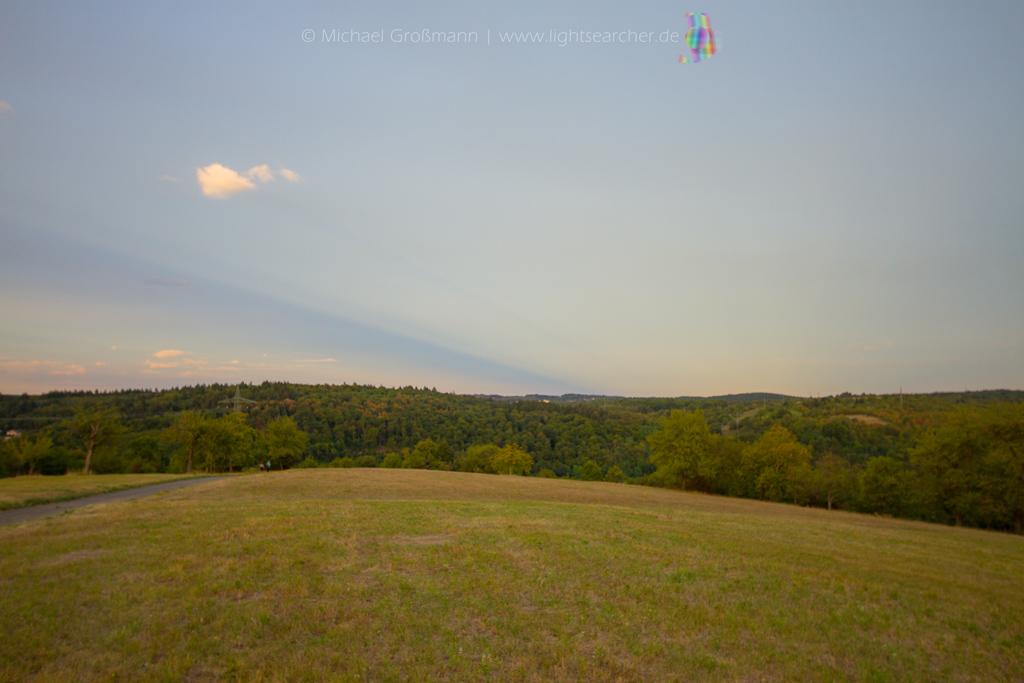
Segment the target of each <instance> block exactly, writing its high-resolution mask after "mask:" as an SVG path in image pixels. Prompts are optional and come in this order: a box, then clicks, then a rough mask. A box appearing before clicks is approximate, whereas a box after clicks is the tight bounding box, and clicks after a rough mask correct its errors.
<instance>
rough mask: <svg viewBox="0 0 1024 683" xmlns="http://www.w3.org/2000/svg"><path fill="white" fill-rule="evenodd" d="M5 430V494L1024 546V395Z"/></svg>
mask: <svg viewBox="0 0 1024 683" xmlns="http://www.w3.org/2000/svg"><path fill="white" fill-rule="evenodd" d="M236 392H238V393H237V395H238V396H239V397H240V398H241V399H243V400H242V401H232V399H233V397H235V396H236ZM0 427H2V428H3V430H4V432H5V435H6V437H5V440H4V442H3V444H2V446H0V476H25V475H35V474H41V475H60V474H64V473H65V472H69V471H88V472H96V473H119V472H191V471H210V472H214V471H216V472H221V471H239V470H247V469H249V470H251V469H255V468H257V467H258V466H259V465H263V466H267V463H269V467H270V468H271V469H273V470H279V469H288V468H293V467H418V468H431V469H444V470H456V471H463V472H486V473H504V474H510V473H511V474H520V475H527V476H545V477H561V478H574V479H582V480H591V481H597V480H602V481H610V482H624V483H629V484H639V485H649V486H663V487H669V488H679V489H685V490H692V491H702V492H706V493H709V494H718V495H728V496H740V497H748V498H755V499H763V500H771V501H778V502H787V503H791V504H796V505H812V506H819V507H824V508H829V509H844V510H853V511H860V512H867V513H875V514H881V515H890V516H895V517H904V518H909V519H920V520H926V521H933V522H940V523H946V524H957V525H965V526H975V527H982V528H990V529H998V530H1005V531H1011V532H1015V533H1021V532H1022V531H1024V392H1020V391H979V392H962V393H935V394H907V395H901V394H889V395H866V394H862V395H852V394H849V393H844V394H841V395H838V396H829V397H821V398H796V397H783V396H778V395H773V394H758V395H743V396H737V397H719V398H711V399H702V398H616V397H588V396H575V395H574V396H566V397H557V398H555V397H551V398H548V397H544V398H541V397H518V398H515V399H507V398H502V397H491V396H465V395H457V394H446V393H440V392H438V391H436V390H433V389H427V388H416V387H411V386H409V387H402V388H386V387H374V386H361V385H298V384H289V383H281V382H264V383H262V384H258V385H255V384H249V385H241V386H240V387H235V386H233V385H220V384H212V385H197V386H187V387H180V388H175V389H169V390H121V391H111V392H57V391H55V392H50V393H47V394H44V395H41V396H30V395H20V396H14V395H0Z"/></svg>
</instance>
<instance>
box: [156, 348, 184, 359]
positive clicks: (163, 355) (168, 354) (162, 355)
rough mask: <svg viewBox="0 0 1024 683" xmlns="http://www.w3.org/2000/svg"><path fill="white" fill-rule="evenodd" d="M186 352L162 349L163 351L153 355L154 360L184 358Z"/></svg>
mask: <svg viewBox="0 0 1024 683" xmlns="http://www.w3.org/2000/svg"><path fill="white" fill-rule="evenodd" d="M186 353H188V352H187V351H181V350H179V349H164V350H163V351H157V352H156V353H154V354H153V357H154V358H177V357H178V356H184V355H185V354H186Z"/></svg>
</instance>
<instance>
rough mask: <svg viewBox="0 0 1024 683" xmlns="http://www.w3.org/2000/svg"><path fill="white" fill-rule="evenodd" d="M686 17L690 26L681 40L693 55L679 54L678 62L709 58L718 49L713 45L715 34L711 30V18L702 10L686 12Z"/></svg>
mask: <svg viewBox="0 0 1024 683" xmlns="http://www.w3.org/2000/svg"><path fill="white" fill-rule="evenodd" d="M686 19H687V20H688V21H689V22H690V28H689V29H688V30H687V31H686V35H685V36H683V40H684V41H685V42H686V45H687V47H689V48H690V52H692V53H693V57H692V58H691V57H684V56H683V55H679V63H680V64H690V63H692V62H701V61H704V60H705V59H711V57H712V56H714V54H715V52H716V51H717V49H718V48H716V47H715V34H714V32H713V31H712V30H711V19H710V18H708V15H706V14H704V13H703V12H687V13H686Z"/></svg>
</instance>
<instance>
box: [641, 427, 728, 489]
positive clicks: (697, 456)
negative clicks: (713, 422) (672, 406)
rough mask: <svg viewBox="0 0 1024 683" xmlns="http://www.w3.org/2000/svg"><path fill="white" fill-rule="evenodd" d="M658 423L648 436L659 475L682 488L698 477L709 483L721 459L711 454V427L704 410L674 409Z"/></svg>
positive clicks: (652, 459)
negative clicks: (657, 427)
mask: <svg viewBox="0 0 1024 683" xmlns="http://www.w3.org/2000/svg"><path fill="white" fill-rule="evenodd" d="M658 426H659V429H658V430H657V431H655V432H652V433H651V434H650V435H649V436H648V437H647V443H648V444H650V446H651V456H650V459H651V463H652V464H654V465H655V466H656V467H657V468H658V475H659V476H660V477H661V478H662V479H663V480H664V481H666V482H673V483H675V484H677V485H678V486H680V487H681V488H686V484H687V483H688V482H694V481H696V480H703V483H704V486H705V487H707V486H708V483H709V482H710V481H711V480H712V479H714V478H715V475H716V474H717V473H718V462H717V461H716V459H715V458H714V457H712V454H711V448H710V442H711V431H710V430H709V429H708V423H707V420H706V419H705V418H704V412H703V411H702V410H695V411H693V412H692V413H688V412H685V411H683V410H673V411H672V412H671V413H669V416H668V417H666V418H665V419H663V420H661V422H659V423H658Z"/></svg>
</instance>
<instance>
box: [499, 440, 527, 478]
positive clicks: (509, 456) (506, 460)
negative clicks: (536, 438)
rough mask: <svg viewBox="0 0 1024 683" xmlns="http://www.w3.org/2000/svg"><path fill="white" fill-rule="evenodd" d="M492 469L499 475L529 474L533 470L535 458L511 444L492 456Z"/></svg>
mask: <svg viewBox="0 0 1024 683" xmlns="http://www.w3.org/2000/svg"><path fill="white" fill-rule="evenodd" d="M491 467H493V468H494V470H495V471H496V472H497V473H498V474H505V473H506V472H507V473H508V474H529V473H530V470H531V469H533V458H532V457H530V454H529V453H527V452H526V451H524V450H523V449H522V448H520V447H519V446H517V445H516V444H514V443H510V444H508V445H506V446H505V447H504V448H502V449H501V450H500V451H498V452H497V453H494V454H493V455H491Z"/></svg>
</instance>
